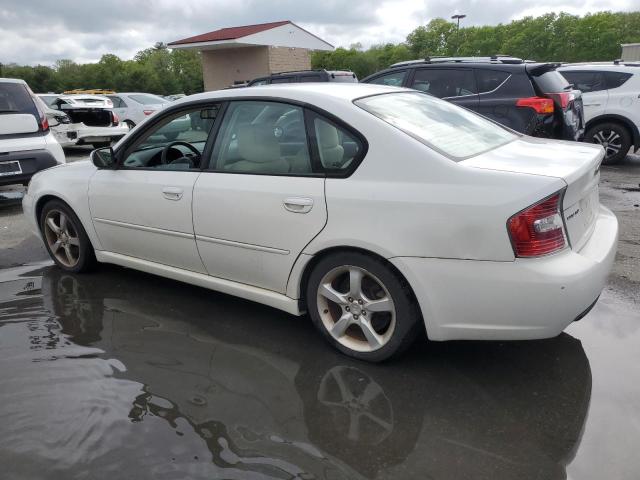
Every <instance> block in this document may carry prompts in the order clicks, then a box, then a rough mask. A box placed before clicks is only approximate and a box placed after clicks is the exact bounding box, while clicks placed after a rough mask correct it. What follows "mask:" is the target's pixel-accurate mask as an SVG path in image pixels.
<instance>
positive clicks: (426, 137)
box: [354, 92, 518, 161]
mask: <svg viewBox="0 0 640 480" xmlns="http://www.w3.org/2000/svg"><path fill="white" fill-rule="evenodd" d="M354 103H355V104H356V105H357V106H359V107H360V108H362V109H364V110H366V111H367V112H369V113H371V114H373V115H375V116H376V117H378V118H381V119H382V120H384V121H385V122H387V123H389V124H390V125H393V126H394V127H396V128H399V129H400V130H402V131H403V132H405V133H406V134H408V135H410V136H412V137H413V138H415V139H416V140H418V141H420V142H422V143H424V144H425V145H427V146H429V147H431V148H433V149H434V150H437V151H439V152H440V153H442V154H444V155H446V156H448V157H449V158H451V159H452V160H454V161H459V160H464V159H465V158H469V157H473V156H474V155H479V154H481V153H483V152H486V151H489V150H493V149H494V148H497V147H499V146H501V145H504V144H506V143H509V142H511V141H512V140H515V139H517V138H518V136H517V135H516V134H514V133H512V132H510V131H509V130H507V129H505V128H502V127H500V126H499V125H497V124H495V123H493V122H490V121H489V120H486V119H485V118H484V117H481V116H480V115H476V114H475V113H472V112H470V111H469V110H466V109H464V108H460V107H458V106H457V105H453V104H452V103H449V102H447V101H445V100H440V99H437V98H434V97H432V96H430V95H425V94H423V93H418V92H415V93H387V94H380V95H373V96H371V97H364V98H361V99H359V100H356V101H355V102H354Z"/></svg>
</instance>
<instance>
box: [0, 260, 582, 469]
mask: <svg viewBox="0 0 640 480" xmlns="http://www.w3.org/2000/svg"><path fill="white" fill-rule="evenodd" d="M0 302H1V303H0V363H1V364H2V366H3V368H2V369H1V370H0V434H1V435H0V462H1V463H2V465H3V470H4V472H5V474H7V473H8V474H9V477H10V478H12V476H13V477H14V478H30V477H34V478H47V477H50V478H62V477H64V478H71V477H76V476H87V477H89V478H92V479H95V478H116V477H117V476H118V475H119V474H121V473H122V472H123V471H126V472H127V476H128V477H130V478H178V477H179V478H256V479H263V478H264V479H266V478H274V479H276V478H277V479H280V478H282V479H285V478H295V479H340V478H345V479H346V478H349V479H352V478H403V479H406V478H421V479H425V478H426V479H428V478H447V479H456V478H460V479H467V478H474V479H480V478H487V479H488V478H491V479H499V478H545V479H555V478H558V479H560V478H565V477H566V471H565V467H566V465H567V464H568V463H569V462H570V461H571V459H572V458H573V456H574V455H575V451H576V449H577V446H578V445H579V442H580V437H581V434H582V429H583V426H584V422H585V418H586V415H587V410H588V406H589V399H590V392H591V372H590V368H589V363H588V360H587V357H586V355H585V353H584V351H583V349H582V346H581V344H580V342H579V341H578V340H576V339H574V338H573V337H571V336H569V335H567V334H563V335H561V336H560V337H558V338H555V339H552V340H546V341H533V342H518V343H479V342H466V343H462V342H459V343H443V344H438V343H432V344H427V343H422V342H419V344H418V345H416V347H415V348H413V349H412V350H411V351H410V352H409V353H408V354H407V355H405V356H403V357H402V358H400V359H398V360H396V361H393V362H388V363H386V364H382V365H370V364H365V363H362V362H358V361H355V360H351V359H349V358H346V357H344V356H341V355H340V354H338V353H334V352H333V351H332V350H331V348H330V347H328V346H326V345H325V344H324V343H323V342H322V341H319V340H318V337H317V334H316V332H315V331H314V330H313V328H312V326H311V324H310V322H308V321H306V320H305V318H302V319H300V318H295V317H290V316H287V315H285V314H283V313H281V312H279V311H277V310H273V309H269V308H267V307H263V306H260V305H256V304H252V303H250V302H246V301H242V300H237V299H234V298H232V297H228V296H224V295H222V294H217V293H213V292H210V291H207V290H202V289H198V288H194V287H190V286H187V285H183V284H180V283H176V282H172V281H170V280H166V279H161V278H157V277H153V276H148V275H145V274H143V273H138V272H132V271H129V270H124V269H119V268H111V267H103V268H102V269H101V270H100V273H99V274H95V275H82V276H73V275H69V274H66V273H63V272H61V271H60V270H58V269H57V268H54V267H50V266H41V267H37V266H32V267H22V268H17V269H11V270H5V271H3V272H1V274H0ZM43 472H48V473H43Z"/></svg>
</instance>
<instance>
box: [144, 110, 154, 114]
mask: <svg viewBox="0 0 640 480" xmlns="http://www.w3.org/2000/svg"><path fill="white" fill-rule="evenodd" d="M153 112H155V110H143V111H142V113H144V114H145V115H151V114H152V113H153Z"/></svg>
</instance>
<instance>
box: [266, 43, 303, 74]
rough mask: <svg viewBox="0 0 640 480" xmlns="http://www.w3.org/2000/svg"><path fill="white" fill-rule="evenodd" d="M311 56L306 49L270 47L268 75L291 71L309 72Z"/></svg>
mask: <svg viewBox="0 0 640 480" xmlns="http://www.w3.org/2000/svg"><path fill="white" fill-rule="evenodd" d="M310 68H311V55H309V50H307V49H306V48H289V47H270V48H269V70H270V73H280V72H291V71H293V70H309V69H310Z"/></svg>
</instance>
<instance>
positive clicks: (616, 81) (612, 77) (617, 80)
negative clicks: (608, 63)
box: [602, 72, 633, 88]
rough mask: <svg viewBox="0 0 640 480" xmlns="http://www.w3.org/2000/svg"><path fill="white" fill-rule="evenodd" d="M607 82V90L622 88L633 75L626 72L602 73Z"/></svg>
mask: <svg viewBox="0 0 640 480" xmlns="http://www.w3.org/2000/svg"><path fill="white" fill-rule="evenodd" d="M602 73H604V78H605V80H606V82H607V88H618V87H621V86H622V85H623V84H624V83H625V82H626V81H627V80H629V79H630V78H631V77H632V76H633V75H632V74H631V73H625V72H602Z"/></svg>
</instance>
